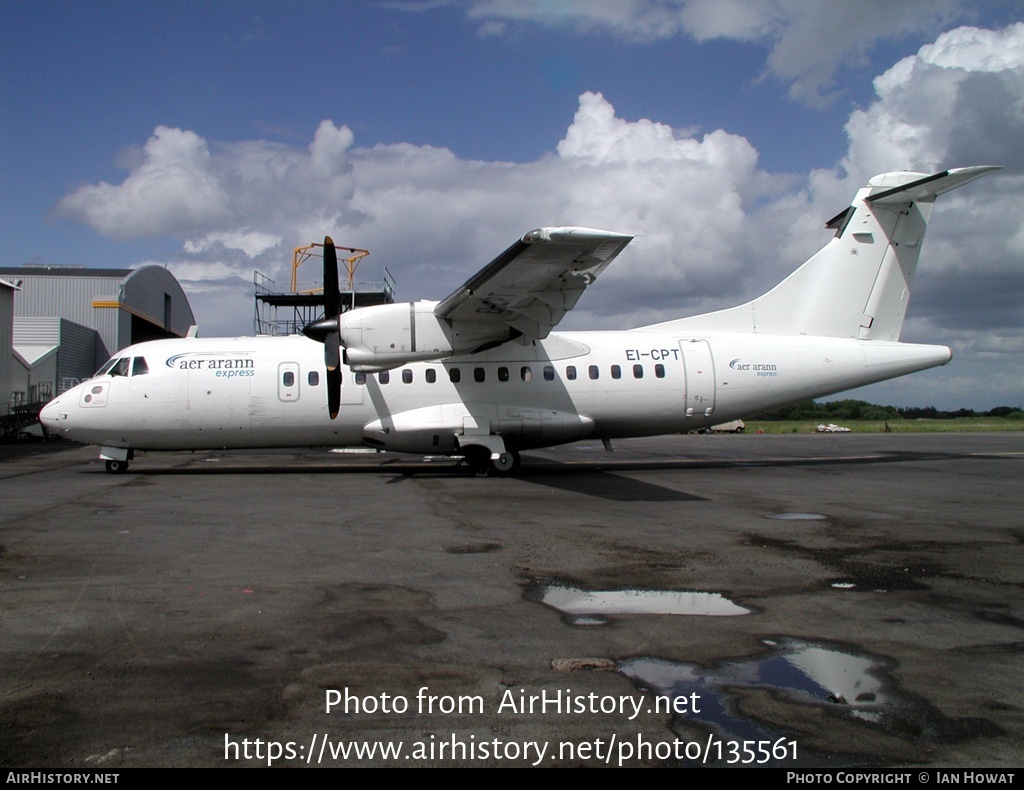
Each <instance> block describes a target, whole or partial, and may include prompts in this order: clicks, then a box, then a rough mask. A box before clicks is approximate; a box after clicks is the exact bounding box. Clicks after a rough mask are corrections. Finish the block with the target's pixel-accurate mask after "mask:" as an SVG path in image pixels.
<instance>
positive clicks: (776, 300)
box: [648, 167, 1000, 341]
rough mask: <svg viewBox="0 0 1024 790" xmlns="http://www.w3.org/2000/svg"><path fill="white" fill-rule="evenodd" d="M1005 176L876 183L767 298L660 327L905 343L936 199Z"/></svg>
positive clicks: (968, 170) (970, 174) (958, 174)
mask: <svg viewBox="0 0 1024 790" xmlns="http://www.w3.org/2000/svg"><path fill="white" fill-rule="evenodd" d="M999 169H1000V168H998V167H962V168H957V169H955V170H946V171H944V172H942V173H936V174H935V175H931V176H928V175H925V174H923V173H908V172H901V173H883V174H882V175H878V176H875V177H874V178H872V179H871V180H869V181H868V185H867V186H866V187H864V188H863V189H861V190H860V191H859V192H858V193H857V196H856V198H854V201H853V204H852V205H851V206H850V207H849V208H848V209H846V210H845V211H843V212H841V213H840V214H838V215H836V216H835V217H833V218H832V219H831V220H829V222H828V223H826V227H828V228H831V229H834V230H835V232H836V233H835V237H834V238H833V239H832V240H831V241H830V242H829V243H828V244H826V245H825V246H824V247H823V248H822V249H821V250H819V251H818V252H817V253H816V254H815V255H814V256H813V257H811V258H810V259H809V260H808V261H807V262H806V263H804V264H803V266H801V267H800V268H799V269H797V270H796V271H795V272H793V273H792V274H791V275H790V276H789V277H787V278H786V279H785V280H783V281H782V282H781V283H779V285H777V286H776V287H775V288H773V289H772V290H770V291H768V293H766V294H764V295H763V296H759V297H757V298H756V299H754V300H753V301H751V302H748V303H746V304H743V305H740V306H738V307H733V308H729V309H727V310H720V311H718V312H715V313H709V314H705V315H701V316H691V317H688V318H681V319H677V320H675V321H669V322H667V323H664V324H658V325H657V326H658V328H665V329H673V330H675V329H690V328H693V329H697V330H699V331H701V332H707V331H722V332H754V333H759V334H771V335H808V336H818V337H837V338H838V337H842V338H856V339H861V340H889V341H896V340H899V337H900V332H901V330H902V328H903V319H904V317H905V316H906V313H907V302H908V300H909V298H910V290H911V285H912V284H913V281H914V272H915V271H916V270H917V260H918V257H919V256H920V254H921V242H922V241H923V239H924V232H925V229H926V227H927V225H928V217H929V215H930V214H931V210H932V206H933V204H934V203H935V198H936V197H938V196H939V195H941V194H943V193H945V192H949V191H950V190H953V189H956V188H957V187H959V186H962V185H964V184H966V183H968V182H970V181H974V180H975V179H977V178H981V177H982V176H984V175H987V174H989V173H991V172H993V171H995V170H999ZM648 328H650V327H648Z"/></svg>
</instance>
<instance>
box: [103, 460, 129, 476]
mask: <svg viewBox="0 0 1024 790" xmlns="http://www.w3.org/2000/svg"><path fill="white" fill-rule="evenodd" d="M106 466H107V471H108V472H109V473H110V474H112V475H121V474H124V473H125V472H127V471H128V462H127V461H107V464H106Z"/></svg>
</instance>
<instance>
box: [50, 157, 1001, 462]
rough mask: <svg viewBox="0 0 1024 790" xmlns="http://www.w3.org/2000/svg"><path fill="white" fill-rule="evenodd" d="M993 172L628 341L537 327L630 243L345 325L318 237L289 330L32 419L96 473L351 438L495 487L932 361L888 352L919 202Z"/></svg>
mask: <svg viewBox="0 0 1024 790" xmlns="http://www.w3.org/2000/svg"><path fill="white" fill-rule="evenodd" d="M997 169H998V168H995V167H968V168H960V169H956V170H948V171H945V172H942V173H938V174H936V175H932V176H926V175H924V174H921V173H907V172H902V173H885V174H883V175H879V176H875V177H874V178H872V179H871V180H870V181H869V182H868V185H867V186H866V187H864V188H863V189H861V190H860V191H859V192H858V193H857V196H856V198H855V199H854V201H853V205H852V206H850V207H849V208H848V209H846V210H845V211H843V212H842V213H840V214H839V215H837V216H836V217H835V218H834V219H832V220H831V221H829V222H828V223H827V225H826V227H828V228H831V229H833V230H835V237H834V238H833V239H832V240H831V241H829V243H828V244H827V245H826V246H825V247H824V248H822V249H821V250H820V251H819V252H818V253H816V254H815V255H814V256H813V257H812V258H811V259H810V260H808V261H807V262H806V263H804V264H803V266H801V267H800V268H799V269H797V270H796V271H795V272H793V274H791V275H790V276H789V277H787V278H786V279H785V280H784V281H783V282H782V283H780V284H779V285H778V286H776V287H775V288H773V289H772V290H770V291H769V292H768V293H766V294H764V295H763V296H759V297H758V298H756V299H754V300H753V301H751V302H748V303H747V304H744V305H740V306H738V307H733V308H730V309H726V310H720V311H718V312H714V313H709V314H706V315H700V316H692V317H689V318H681V319H678V320H675V321H668V322H665V323H661V324H654V325H652V326H645V327H640V328H638V329H632V330H627V331H603V332H557V333H555V332H552V329H554V327H555V326H556V325H557V324H558V322H559V321H560V320H561V318H562V316H564V315H565V313H566V312H568V311H569V310H571V309H572V307H573V306H574V305H575V304H576V302H577V300H578V299H579V298H580V296H581V295H582V294H583V291H584V290H586V288H587V286H589V285H590V284H591V283H593V282H594V279H595V278H596V277H597V275H599V274H600V273H601V272H602V271H603V270H604V268H605V267H606V266H607V265H608V264H609V263H611V261H612V259H613V258H615V256H616V255H618V254H619V252H621V251H622V249H623V248H624V247H625V246H626V245H627V244H628V243H629V242H630V240H631V239H632V236H626V235H621V234H618V233H609V232H606V231H600V230H592V229H589V228H573V227H566V228H540V229H538V230H533V231H530V232H529V233H527V234H526V235H525V236H523V237H522V238H521V239H520V240H519V241H517V242H515V244H513V245H512V246H511V247H509V248H508V249H507V250H505V252H503V253H502V254H501V255H499V256H498V257H497V258H495V259H494V260H493V261H492V262H491V263H490V264H488V265H487V266H486V267H485V268H484V269H483V270H481V271H480V272H479V273H478V274H476V275H474V276H473V277H472V278H470V279H469V280H468V281H467V282H466V283H465V285H463V286H462V287H460V288H459V289H457V290H456V291H455V292H454V293H452V294H451V295H450V296H448V297H447V298H446V299H443V300H442V301H440V302H427V301H421V302H407V303H397V304H386V305H378V306H372V307H363V308H358V309H354V310H350V311H348V312H345V313H342V312H341V311H340V297H339V292H338V273H337V259H336V254H335V250H334V244H333V242H332V241H331V240H330V239H329V238H328V239H325V242H324V243H325V246H324V283H325V286H324V287H325V302H326V306H325V315H326V318H324V319H323V320H321V321H318V322H315V323H313V324H311V325H309V326H307V327H306V328H305V329H304V330H303V331H304V333H305V334H306V335H307V337H303V336H301V335H295V336H291V337H240V338H220V339H198V338H185V339H174V340H156V341H151V342H147V343H140V344H137V345H133V346H130V347H128V348H125V349H123V350H122V351H119V352H118V353H117V354H116V355H115V356H114V357H113V358H112V359H111V360H110V361H109V362H108V363H107V364H106V365H104V366H103V367H102V368H101V369H100V370H99V372H98V373H97V374H96V376H95V377H94V378H92V379H90V380H88V381H86V382H84V383H82V384H79V385H78V386H76V387H74V388H73V389H70V390H68V391H67V392H64V393H63V394H61V395H60V396H58V397H57V398H55V399H54V400H53V401H51V402H50V403H49V404H47V405H46V406H45V407H44V408H43V410H42V412H41V413H40V419H41V421H42V422H43V424H44V425H46V426H47V428H48V429H50V430H51V431H54V432H56V433H58V434H59V435H62V436H65V437H67V438H69V439H73V440H76V441H80V442H85V443H88V444H96V445H99V446H100V458H102V459H105V460H106V468H107V471H109V472H123V471H125V470H126V469H127V467H128V462H129V461H130V460H132V458H133V457H134V453H135V451H136V450H183V449H214V448H266V447H299V446H331V447H342V446H369V447H374V448H378V449H381V450H388V451H396V452H404V453H419V454H429V455H440V454H448V455H452V456H464V457H465V458H466V459H467V461H468V462H469V464H470V466H471V468H474V469H476V470H478V471H480V470H484V469H486V470H488V471H490V472H491V473H492V474H499V475H501V474H509V473H512V472H514V471H515V470H516V469H517V468H518V466H519V451H520V450H525V449H529V448H537V447H547V446H551V445H557V444H563V443H566V442H573V441H576V440H579V439H585V438H600V439H601V440H602V441H603V442H604V444H605V447H606V448H608V449H610V448H611V444H610V441H611V440H612V439H614V438H619V437H630V436H651V435H658V434H669V433H686V432H688V431H690V430H692V429H698V428H702V427H705V426H708V425H711V424H716V423H721V422H724V421H728V420H733V419H736V418H741V417H749V416H750V415H751V414H755V413H757V412H761V411H764V410H766V409H773V408H777V407H780V406H784V405H787V404H791V403H795V402H798V401H801V400H806V399H808V398H816V397H820V396H823V395H829V394H831V393H835V392H839V391H842V390H847V389H852V388H854V387H860V386H863V385H865V384H871V383H874V382H877V381H883V380H885V379H891V378H895V377H896V376H902V375H904V374H907V373H913V372H915V371H918V370H925V369H926V368H931V367H935V366H937V365H944V364H946V363H947V362H949V360H950V358H951V356H952V353H951V351H950V350H949V349H948V348H947V347H945V346H930V345H912V344H908V343H900V342H898V341H899V336H900V330H901V328H902V326H903V319H904V316H905V314H906V310H907V300H908V298H909V296H910V286H911V283H912V280H913V277H914V271H915V269H916V268H917V261H918V256H919V254H920V251H921V241H922V239H923V237H924V232H925V227H926V225H927V222H928V217H929V214H930V213H931V209H932V204H933V203H934V201H935V198H936V196H938V195H941V194H942V193H944V192H948V191H950V190H951V189H955V188H956V187H958V186H961V185H963V184H966V183H967V182H969V181H973V180H974V179H976V178H980V177H981V176H984V175H986V174H987V173H990V172H992V171H993V170H997Z"/></svg>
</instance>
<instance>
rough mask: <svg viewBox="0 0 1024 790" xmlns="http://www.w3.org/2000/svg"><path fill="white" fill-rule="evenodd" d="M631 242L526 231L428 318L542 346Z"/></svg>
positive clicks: (584, 231) (581, 231)
mask: <svg viewBox="0 0 1024 790" xmlns="http://www.w3.org/2000/svg"><path fill="white" fill-rule="evenodd" d="M632 239H633V237H632V236H626V235H623V234H621V233H611V232H609V231H604V230H594V229H592V228H538V229H537V230H531V231H530V232H529V233H527V234H526V235H525V236H523V237H522V238H521V239H520V240H519V241H517V242H516V243H515V244H513V245H512V246H511V247H509V248H508V249H507V250H505V251H504V252H503V253H501V255H499V256H498V257H497V258H495V259H494V260H493V261H491V262H490V263H489V264H487V266H485V267H484V268H483V269H482V270H481V271H479V272H477V274H475V275H473V276H472V277H471V278H470V279H469V280H467V281H466V283H465V284H464V285H462V286H461V287H460V288H458V289H457V290H456V291H455V292H454V293H453V294H451V295H450V296H448V297H447V298H445V299H444V300H442V301H441V302H439V303H438V305H437V307H436V308H435V309H434V313H435V314H436V315H437V316H438V317H439V318H442V319H445V320H447V321H450V322H452V324H453V325H454V324H457V323H462V322H465V323H468V324H473V325H474V329H475V330H476V331H479V330H481V329H483V330H486V328H487V327H488V325H490V326H493V328H494V337H495V338H496V339H507V337H508V334H509V329H510V328H511V329H512V330H514V331H515V333H516V335H522V336H524V337H525V338H526V339H527V340H542V339H544V338H545V337H547V336H548V334H549V333H550V332H551V330H552V329H553V328H554V327H555V326H556V325H557V324H558V322H559V321H561V320H562V316H564V315H565V314H566V313H567V312H568V311H569V310H571V309H572V308H573V307H574V306H575V304H576V302H577V301H579V298H580V296H582V295H583V291H585V290H586V288H587V286H588V285H590V284H591V283H592V282H594V279H595V278H596V277H597V275H598V274H600V273H601V272H602V271H604V268H605V267H606V266H607V265H608V264H609V263H611V262H612V259H614V258H615V256H616V255H618V254H619V253H620V252H622V249H623V248H624V247H625V246H626V245H627V244H629V242H630V241H632ZM516 335H514V336H516Z"/></svg>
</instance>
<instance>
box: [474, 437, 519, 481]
mask: <svg viewBox="0 0 1024 790" xmlns="http://www.w3.org/2000/svg"><path fill="white" fill-rule="evenodd" d="M466 464H467V465H468V466H469V469H470V471H471V472H472V473H473V474H475V475H491V476H492V477H510V476H511V475H514V474H516V473H517V472H518V471H519V466H520V458H519V453H518V452H517V451H516V450H505V452H503V453H502V454H501V455H499V456H498V457H497V458H495V459H493V460H492V459H491V451H490V450H488V449H487V448H486V447H480V446H479V445H471V446H470V447H467V448H466Z"/></svg>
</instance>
